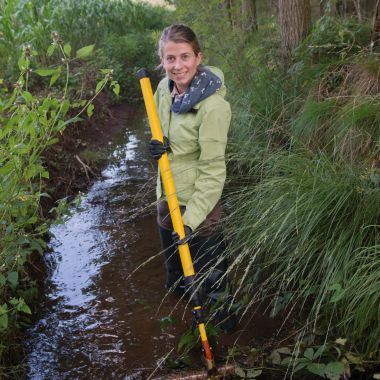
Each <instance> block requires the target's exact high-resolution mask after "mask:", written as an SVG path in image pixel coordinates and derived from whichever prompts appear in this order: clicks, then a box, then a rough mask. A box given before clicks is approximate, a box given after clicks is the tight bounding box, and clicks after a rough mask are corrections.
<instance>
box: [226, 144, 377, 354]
mask: <svg viewBox="0 0 380 380" xmlns="http://www.w3.org/2000/svg"><path fill="white" fill-rule="evenodd" d="M267 161H268V162H266V163H265V173H263V175H262V178H260V180H259V181H258V183H257V184H254V185H252V186H246V187H245V188H244V192H241V193H239V194H238V195H237V196H235V197H232V198H231V199H230V202H231V203H230V204H229V206H230V207H231V209H232V210H238V211H236V212H231V213H230V215H229V217H228V219H227V220H228V223H227V224H228V225H229V226H233V227H232V228H231V229H230V231H229V234H228V235H229V237H230V239H231V240H232V245H233V255H232V257H234V259H233V260H234V261H233V263H232V266H234V265H235V263H236V264H238V263H240V262H244V265H245V266H246V267H249V268H251V270H250V274H249V276H248V277H246V278H244V281H241V280H239V281H238V283H239V285H238V287H247V284H249V286H251V291H252V293H251V294H252V298H251V299H250V303H251V304H255V303H258V302H262V301H264V300H273V298H283V297H285V295H286V296H287V302H288V303H289V305H295V304H297V305H298V306H299V308H300V309H302V308H304V309H305V312H306V315H307V316H308V319H309V320H311V321H312V322H313V323H315V325H316V326H318V327H320V326H323V327H324V328H325V327H326V325H324V323H326V322H329V321H330V320H331V319H333V320H334V324H333V325H332V327H331V331H330V333H331V334H332V335H333V334H336V335H339V336H340V335H341V334H344V336H345V337H348V338H351V339H353V340H355V343H356V344H357V345H358V347H360V349H361V352H366V353H369V352H376V351H377V344H378V340H377V341H376V339H375V340H374V339H373V336H377V334H378V333H379V331H378V329H379V326H378V323H377V312H378V306H375V305H378V302H379V301H380V299H379V298H378V294H377V295H375V294H374V293H375V292H371V302H373V305H374V307H375V309H374V310H372V312H371V313H366V314H365V313H362V312H360V310H362V311H363V310H365V307H366V306H368V303H369V301H368V291H369V290H370V289H371V288H372V286H371V287H370V288H366V287H363V284H362V285H361V288H362V293H361V294H360V295H359V294H358V293H357V288H355V285H354V284H355V283H357V282H358V281H360V280H359V278H358V275H359V273H360V270H358V267H357V266H356V265H355V264H353V263H357V262H358V256H357V255H358V252H360V251H363V250H364V251H365V250H370V251H373V250H375V251H377V252H378V224H379V213H378V211H379V208H380V189H379V188H377V187H375V186H374V183H373V181H371V179H370V177H369V176H363V173H361V172H360V170H358V169H357V168H353V167H351V166H350V165H341V166H340V165H339V166H338V165H336V164H335V163H333V162H332V161H331V160H330V159H329V158H328V157H326V156H323V155H320V156H318V157H315V156H310V155H309V154H307V153H306V154H305V152H302V151H300V152H292V153H289V152H279V153H277V154H273V155H272V156H271V157H269V158H268V159H267ZM262 165H263V166H264V164H262ZM257 171H258V172H261V168H260V167H257ZM236 225H239V228H238V229H236ZM372 264H373V263H372ZM366 265H367V269H364V268H363V269H362V271H363V272H365V273H366V275H365V276H364V278H365V283H367V285H369V283H368V281H367V276H368V274H369V273H370V270H369V269H368V264H366ZM374 268H376V267H375V266H374V265H372V267H371V269H374ZM256 272H260V273H261V274H260V282H258V283H256V284H254V283H252V278H256V276H255V273H256ZM377 274H378V273H377ZM372 276H375V274H374V273H373V274H372ZM289 295H291V296H289ZM353 300H355V304H354V303H353ZM275 306H276V303H273V304H272V307H273V308H274V307H275ZM352 309H354V310H352ZM348 310H351V312H350V313H348V312H347V311H348ZM358 325H360V331H361V332H363V331H365V330H366V329H367V330H368V331H372V332H373V335H372V333H371V335H360V334H358V332H357V331H355V326H358ZM333 336H334V335H333ZM358 338H359V339H358ZM373 343H376V344H375V345H374V344H373Z"/></svg>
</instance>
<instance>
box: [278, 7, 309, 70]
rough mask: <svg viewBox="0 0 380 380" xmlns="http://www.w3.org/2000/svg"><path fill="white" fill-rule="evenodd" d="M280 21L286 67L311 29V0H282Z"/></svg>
mask: <svg viewBox="0 0 380 380" xmlns="http://www.w3.org/2000/svg"><path fill="white" fill-rule="evenodd" d="M279 19H280V28H281V50H282V56H283V59H284V65H285V66H287V63H288V61H289V59H290V57H291V55H292V52H293V50H294V49H295V48H296V47H297V46H298V45H299V44H300V43H301V42H302V40H303V39H304V38H305V37H306V35H307V34H308V33H309V31H310V28H311V11H310V0H280V1H279Z"/></svg>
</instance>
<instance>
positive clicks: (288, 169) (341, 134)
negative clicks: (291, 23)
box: [175, 0, 380, 378]
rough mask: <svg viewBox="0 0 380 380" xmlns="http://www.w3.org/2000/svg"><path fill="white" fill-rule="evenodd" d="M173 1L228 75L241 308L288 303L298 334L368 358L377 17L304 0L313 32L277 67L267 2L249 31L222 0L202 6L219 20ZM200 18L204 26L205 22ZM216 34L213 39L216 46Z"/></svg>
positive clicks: (374, 246)
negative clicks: (343, 345) (343, 344)
mask: <svg viewBox="0 0 380 380" xmlns="http://www.w3.org/2000/svg"><path fill="white" fill-rule="evenodd" d="M175 3H176V5H177V15H178V17H179V18H180V20H182V21H184V22H185V23H187V24H189V25H190V26H192V27H193V28H194V29H195V30H196V31H197V32H198V33H199V35H200V36H201V38H202V39H203V40H206V41H208V42H207V43H206V45H205V47H206V55H208V54H210V55H212V59H210V62H212V63H216V64H218V65H220V66H221V67H222V68H223V70H224V72H225V75H226V81H227V85H228V90H229V100H230V102H231V103H232V109H233V123H232V126H231V134H230V144H229V157H230V161H229V171H230V176H229V177H230V182H229V184H228V186H227V189H226V190H227V192H226V197H225V205H226V208H227V209H228V210H229V213H228V216H227V217H226V230H227V237H228V239H229V241H230V243H231V246H230V261H231V265H230V271H231V273H232V272H235V273H237V276H236V280H235V282H236V284H235V285H236V289H237V291H236V296H237V297H240V298H239V300H240V302H241V303H242V312H243V313H248V312H251V310H252V308H255V307H257V306H258V305H259V304H264V305H268V306H269V308H270V309H271V310H272V315H276V314H278V313H279V312H284V311H285V314H284V318H286V319H288V317H287V316H286V315H287V314H291V315H292V318H293V320H298V321H299V323H300V326H301V329H303V330H304V333H303V334H307V333H310V332H314V333H315V332H316V331H319V332H320V331H323V332H324V334H323V336H324V338H323V339H327V340H329V339H330V340H335V339H336V338H339V337H344V338H347V339H348V342H349V346H348V347H349V350H352V351H353V352H356V353H360V355H363V356H364V357H366V358H367V359H370V360H374V359H375V361H377V362H378V361H379V359H380V351H379V339H378V337H379V334H380V331H379V324H378V316H379V312H380V307H379V305H380V298H379V292H378V291H377V290H376V289H377V288H378V285H377V283H378V281H377V279H378V278H379V277H380V272H379V262H380V261H379V236H380V235H379V210H380V188H379V184H380V180H379V179H380V169H379V168H380V165H379V159H380V156H379V153H380V152H379V137H380V136H379V130H380V129H379V116H378V112H377V110H378V102H379V91H378V90H379V88H378V80H379V76H378V73H379V55H378V51H377V50H376V49H375V50H371V49H370V47H369V40H370V34H371V28H372V16H373V13H372V14H369V17H368V18H367V19H366V18H365V17H364V16H363V14H362V15H361V16H362V17H361V19H358V17H357V14H355V13H354V12H353V13H350V14H339V13H333V12H330V13H329V12H327V13H324V14H322V15H320V14H319V13H317V11H318V12H319V4H318V3H319V2H312V5H314V7H312V9H313V12H314V13H313V19H314V24H313V28H312V30H311V32H310V33H309V35H308V36H307V37H306V39H305V40H304V41H303V42H302V43H301V45H300V46H298V48H297V49H296V50H295V51H293V56H292V59H291V62H290V63H289V64H288V65H287V66H284V64H283V62H282V60H281V56H280V54H279V47H280V34H279V31H278V21H277V13H276V10H275V8H274V7H270V5H269V3H270V2H267V4H263V2H257V14H258V16H257V21H258V30H257V31H253V32H251V33H249V34H245V35H242V34H241V33H240V31H239V29H238V28H236V27H235V28H234V27H233V25H231V23H230V19H229V16H230V14H229V12H231V11H229V10H228V9H226V7H224V5H225V4H226V2H221V1H214V3H213V5H210V8H211V7H214V9H215V7H218V6H219V8H218V9H219V11H218V12H219V13H216V16H215V17H214V14H212V12H211V11H210V9H208V6H209V5H204V4H203V3H201V2H194V1H191V2H190V1H186V0H179V1H176V2H175ZM232 3H235V4H236V6H237V7H238V6H239V1H236V2H232ZM325 3H328V5H329V6H335V5H336V4H337V3H335V2H325ZM347 3H348V2H347ZM240 4H241V2H240ZM317 7H318V9H317ZM366 9H367V8H366ZM372 10H373V12H374V11H375V9H374V7H373V8H372ZM211 14H212V15H211ZM207 17H212V18H213V22H212V23H205V22H204V20H205V19H207ZM228 29H230V31H228ZM219 32H220V33H221V34H222V35H223V36H224V38H223V45H222V46H220V44H218V43H217V42H215V41H214V40H215V33H219ZM210 44H211V46H210ZM241 294H245V296H244V297H243V298H241ZM301 335H302V334H301ZM317 335H318V334H317ZM322 342H323V340H322ZM301 352H302V349H301ZM301 356H302V355H301ZM336 359H338V360H341V363H344V367H345V368H346V370H347V368H348V367H349V366H350V365H351V367H352V368H354V367H355V364H353V363H352V362H351V363H350V362H349V360H347V358H346V359H344V357H343V356H339V355H336ZM330 360H331V359H330ZM280 362H281V361H280ZM280 362H279V363H280ZM286 363H289V360H287V361H286ZM287 365H288V364H287ZM304 367H305V366H304ZM293 368H294V367H293ZM340 370H341V371H342V367H340ZM319 375H320V376H321V377H325V376H327V375H326V374H323V373H322V372H321V373H319ZM334 376H336V375H334ZM338 377H339V376H338ZM329 378H330V377H329ZM331 378H332V377H331Z"/></svg>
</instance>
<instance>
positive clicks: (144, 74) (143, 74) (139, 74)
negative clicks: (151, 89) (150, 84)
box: [136, 67, 151, 80]
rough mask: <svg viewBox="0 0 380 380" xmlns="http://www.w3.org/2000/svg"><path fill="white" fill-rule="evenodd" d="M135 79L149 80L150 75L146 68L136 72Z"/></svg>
mask: <svg viewBox="0 0 380 380" xmlns="http://www.w3.org/2000/svg"><path fill="white" fill-rule="evenodd" d="M136 76H137V79H138V80H141V79H143V78H149V79H150V77H151V76H150V74H149V71H148V69H147V68H145V67H143V68H142V69H140V70H138V71H137V73H136Z"/></svg>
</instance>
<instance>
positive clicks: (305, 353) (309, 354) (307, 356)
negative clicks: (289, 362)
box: [303, 347, 314, 361]
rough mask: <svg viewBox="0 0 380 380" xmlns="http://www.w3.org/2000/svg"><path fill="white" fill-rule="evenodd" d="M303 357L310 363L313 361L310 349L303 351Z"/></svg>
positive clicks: (312, 352) (312, 351)
mask: <svg viewBox="0 0 380 380" xmlns="http://www.w3.org/2000/svg"><path fill="white" fill-rule="evenodd" d="M303 356H304V357H305V358H307V359H309V360H310V361H312V360H313V357H314V350H313V349H312V348H311V347H309V348H307V349H306V350H305V352H304V354H303Z"/></svg>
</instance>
